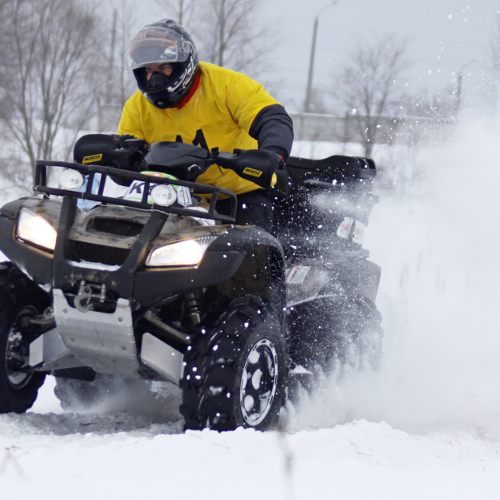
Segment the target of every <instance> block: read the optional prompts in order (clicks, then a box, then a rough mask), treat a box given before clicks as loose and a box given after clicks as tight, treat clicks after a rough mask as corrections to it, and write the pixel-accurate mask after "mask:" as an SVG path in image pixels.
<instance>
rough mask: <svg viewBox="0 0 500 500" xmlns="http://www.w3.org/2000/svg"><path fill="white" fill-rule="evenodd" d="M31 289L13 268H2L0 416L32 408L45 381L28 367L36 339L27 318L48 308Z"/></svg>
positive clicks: (0, 296) (0, 277) (0, 294)
mask: <svg viewBox="0 0 500 500" xmlns="http://www.w3.org/2000/svg"><path fill="white" fill-rule="evenodd" d="M32 286H35V285H32ZM30 288H31V284H28V283H27V278H25V277H23V276H22V275H20V272H19V271H18V270H17V269H15V268H14V267H13V266H12V265H9V264H4V265H2V266H1V269H0V413H8V412H15V413H23V412H25V411H26V410H27V409H28V408H31V406H32V405H33V403H34V402H35V400H36V397H37V394H38V389H39V388H40V386H41V385H42V384H43V381H44V379H45V374H44V373H39V372H35V371H33V370H31V369H30V367H29V346H30V343H31V342H32V341H33V340H34V339H35V331H34V328H33V326H32V325H31V323H30V318H33V317H35V316H37V315H38V314H39V313H41V312H42V310H43V309H44V308H45V307H47V305H48V304H47V303H46V299H45V298H42V299H41V300H40V297H35V295H37V294H36V293H30V292H33V290H30ZM39 309H40V310H39Z"/></svg>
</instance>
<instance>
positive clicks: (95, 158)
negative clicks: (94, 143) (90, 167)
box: [82, 154, 102, 163]
mask: <svg viewBox="0 0 500 500" xmlns="http://www.w3.org/2000/svg"><path fill="white" fill-rule="evenodd" d="M101 159H102V154H101V155H92V156H85V158H84V159H83V160H82V163H93V162H94V161H99V160H101Z"/></svg>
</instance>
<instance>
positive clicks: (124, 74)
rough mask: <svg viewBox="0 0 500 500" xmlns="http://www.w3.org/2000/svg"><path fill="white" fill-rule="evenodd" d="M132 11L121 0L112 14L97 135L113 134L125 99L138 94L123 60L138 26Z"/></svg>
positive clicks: (125, 60)
mask: <svg viewBox="0 0 500 500" xmlns="http://www.w3.org/2000/svg"><path fill="white" fill-rule="evenodd" d="M134 15H135V8H134V7H133V5H132V4H131V3H130V2H129V1H127V0H122V2H121V6H120V8H119V9H114V10H113V22H112V24H111V31H108V35H109V43H106V47H109V48H108V50H107V51H106V52H107V53H108V55H107V57H108V60H109V61H108V65H107V67H108V69H107V71H106V80H105V82H104V86H103V89H102V91H101V93H100V95H99V99H98V125H97V128H98V131H99V132H103V131H105V132H114V131H116V130H117V128H118V123H119V120H120V116H121V112H122V110H123V106H124V104H125V102H126V101H127V99H128V98H129V97H130V96H131V95H132V94H133V93H134V92H135V91H136V90H137V85H136V82H135V79H134V77H133V75H132V72H131V71H129V69H128V60H127V58H126V51H127V44H128V42H129V40H130V37H131V35H132V33H133V32H134V31H135V30H138V29H139V28H140V26H139V25H138V24H137V22H136V16H135V17H134Z"/></svg>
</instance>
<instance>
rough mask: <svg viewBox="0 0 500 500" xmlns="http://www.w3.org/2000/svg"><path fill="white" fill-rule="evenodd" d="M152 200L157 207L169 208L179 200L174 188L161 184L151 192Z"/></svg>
mask: <svg viewBox="0 0 500 500" xmlns="http://www.w3.org/2000/svg"><path fill="white" fill-rule="evenodd" d="M151 198H153V201H154V202H155V203H156V204H157V205H162V206H164V207H168V206H169V205H172V203H174V201H175V200H177V193H176V192H175V188H174V186H171V185H169V184H160V185H159V186H155V187H154V188H153V189H152V190H151Z"/></svg>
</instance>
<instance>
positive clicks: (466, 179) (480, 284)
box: [0, 120, 500, 500]
mask: <svg viewBox="0 0 500 500" xmlns="http://www.w3.org/2000/svg"><path fill="white" fill-rule="evenodd" d="M499 129H500V122H499V121H495V120H493V121H488V120H483V121H475V122H473V123H469V124H468V125H464V126H463V127H462V128H460V129H459V130H458V131H457V134H456V137H455V138H454V139H453V140H451V141H450V143H449V144H446V145H440V146H439V147H435V148H432V149H427V150H426V151H416V152H415V157H416V158H417V159H418V161H417V162H415V163H414V165H416V167H418V169H419V170H420V173H421V172H424V174H425V175H424V178H423V180H422V181H420V182H418V183H415V184H413V185H411V183H410V188H408V187H406V188H405V193H404V196H400V194H401V193H399V196H388V195H385V194H384V193H381V194H382V199H381V203H380V204H379V205H377V206H376V207H375V209H374V212H373V215H372V218H371V221H370V225H369V231H368V235H367V238H366V240H365V245H364V246H365V247H366V248H368V249H369V250H370V252H371V258H372V260H373V261H374V262H377V263H378V264H380V265H381V266H382V270H383V276H382V282H381V286H380V292H379V297H378V305H379V308H380V309H381V311H382V314H383V316H384V328H385V331H386V337H385V344H384V351H385V352H384V360H383V364H382V367H381V370H380V372H379V373H376V374H373V373H347V374H345V376H344V377H343V379H342V380H337V379H336V378H335V376H332V377H331V378H330V379H327V380H325V381H324V383H323V384H322V386H321V388H319V389H318V391H317V392H316V393H315V394H313V395H312V396H311V397H303V398H302V400H301V401H300V403H299V404H297V405H296V406H295V407H288V408H287V412H286V414H285V418H284V422H285V423H284V428H283V430H282V431H281V432H268V433H259V432H254V431H252V430H242V429H240V430H237V431H235V432H230V433H222V434H219V433H216V432H212V431H202V432H188V433H186V434H182V433H181V428H182V424H181V422H180V420H179V417H178V415H176V414H175V398H176V395H175V394H173V395H170V396H169V397H170V400H169V403H168V404H167V405H165V407H163V408H161V411H159V407H158V401H151V404H146V403H144V402H143V401H141V403H140V404H139V405H135V406H134V405H132V404H131V403H130V402H129V403H124V402H123V401H115V402H113V404H110V405H108V406H107V407H102V408H98V409H94V410H91V411H89V412H81V413H78V414H76V413H64V412H62V410H61V409H60V407H59V405H58V403H57V400H56V399H55V397H54V396H53V394H52V389H53V380H52V379H51V378H49V379H48V380H47V382H46V384H45V385H44V387H43V388H42V391H41V394H40V397H39V400H38V401H37V403H36V404H35V406H34V407H33V409H32V411H30V412H29V413H27V414H25V415H12V414H9V415H0V498H1V499H2V500H4V499H5V500H7V499H8V500H10V499H16V500H17V499H24V498H26V499H28V498H33V497H35V496H36V497H38V498H42V499H45V498H50V499H54V500H58V499H60V498H61V499H62V498H64V499H66V498H68V497H71V498H72V499H73V500H79V499H80V498H81V499H83V498H85V499H88V498H89V497H91V498H98V499H100V498H119V499H121V500H126V499H132V498H137V497H140V498H144V499H147V500H149V499H154V500H156V499H160V498H162V499H163V498H168V499H192V498H198V497H200V498H204V499H210V500H211V499H216V498H217V499H226V498H237V499H238V500H246V499H254V498H259V499H271V498H272V499H273V500H278V499H284V500H300V499H309V498H319V499H323V498H335V499H341V500H343V499H346V500H347V499H349V500H350V499H363V500H366V499H384V500H396V499H397V500H400V499H405V500H407V499H409V500H412V499H422V498H425V499H440V500H441V499H444V498H446V499H453V500H455V499H485V500H486V499H498V498H500V385H499V384H498V380H499V379H500V363H498V355H499V353H500V335H498V331H499V326H498V325H499V324H500V321H499V319H500V318H499V315H500V312H499V310H500V308H499V307H498V303H499V300H498V299H499V298H500V293H499V292H500V290H499V288H500V285H499V283H500V279H499V278H500V276H499V266H498V263H497V254H498V247H499V243H500V237H499V235H498V231H497V226H498V220H499V216H500V199H499V198H498V191H499V187H500V170H499V166H500V165H499V160H498V157H497V151H496V149H497V148H496V144H497V142H498V140H497V137H498V136H499V132H500V130H499ZM300 147H303V148H306V149H309V148H310V149H309V150H310V151H313V149H312V147H311V145H300V144H297V145H296V148H297V150H296V152H295V153H296V154H300V149H299V148H300ZM335 148H336V146H335V145H326V144H323V145H315V147H314V151H313V154H314V156H316V157H320V156H326V155H328V154H333V153H340V152H341V151H338V150H335ZM380 153H381V154H382V153H383V152H382V151H381V152H380ZM356 154H359V153H356ZM374 157H375V159H377V152H375V153H374ZM417 164H418V165H417ZM416 167H415V168H416ZM137 406H140V407H139V408H137ZM124 408H126V409H127V411H124Z"/></svg>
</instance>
